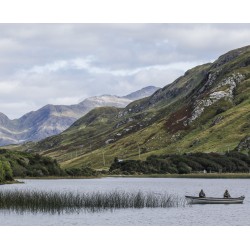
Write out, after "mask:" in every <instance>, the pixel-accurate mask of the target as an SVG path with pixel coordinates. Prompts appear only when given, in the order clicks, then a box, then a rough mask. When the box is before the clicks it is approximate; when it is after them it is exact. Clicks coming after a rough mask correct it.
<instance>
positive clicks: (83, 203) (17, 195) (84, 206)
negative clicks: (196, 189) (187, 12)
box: [0, 190, 186, 214]
mask: <svg viewBox="0 0 250 250" xmlns="http://www.w3.org/2000/svg"><path fill="white" fill-rule="evenodd" d="M185 205H186V201H185V199H184V198H180V197H178V196H176V195H169V194H155V193H143V192H141V191H138V192H134V193H128V192H123V191H111V192H106V193H101V192H93V193H81V194H79V193H78V194H76V193H69V192H67V193H60V192H45V191H20V190H14V191H6V190H0V209H2V210H7V211H14V212H18V213H23V212H32V213H38V212H40V213H52V214H55V213H58V214H60V213H73V212H80V211H82V210H85V211H89V212H98V211H102V210H112V211H113V210H115V209H126V208H135V209H139V208H170V207H184V206H185Z"/></svg>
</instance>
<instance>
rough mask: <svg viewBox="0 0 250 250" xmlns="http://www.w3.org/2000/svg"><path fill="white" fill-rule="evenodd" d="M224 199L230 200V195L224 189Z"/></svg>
mask: <svg viewBox="0 0 250 250" xmlns="http://www.w3.org/2000/svg"><path fill="white" fill-rule="evenodd" d="M224 198H231V195H230V194H229V192H228V190H227V189H226V191H225V193H224Z"/></svg>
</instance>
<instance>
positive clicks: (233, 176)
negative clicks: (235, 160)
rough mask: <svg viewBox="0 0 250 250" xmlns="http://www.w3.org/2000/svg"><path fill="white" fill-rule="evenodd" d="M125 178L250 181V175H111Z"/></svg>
mask: <svg viewBox="0 0 250 250" xmlns="http://www.w3.org/2000/svg"><path fill="white" fill-rule="evenodd" d="M109 177H124V178H194V179H195V178H197V179H199V178H201V179H250V173H221V174H219V173H207V174H201V173H192V174H140V175H109Z"/></svg>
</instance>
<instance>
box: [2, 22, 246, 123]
mask: <svg viewBox="0 0 250 250" xmlns="http://www.w3.org/2000/svg"><path fill="white" fill-rule="evenodd" d="M246 45H250V24H0V112H2V113H4V114H5V115H7V116H8V117H9V118H11V119H14V118H19V117H21V116H22V115H24V114H25V113H27V112H30V111H32V110H37V109H39V108H41V107H42V106H44V105H46V104H64V105H69V104H76V103H79V102H80V101H82V100H84V99H85V98H87V97H90V96H97V95H103V94H112V95H119V96H124V95H127V94H129V93H131V92H133V91H136V90H138V89H141V88H143V87H146V86H149V85H154V86H158V87H163V86H165V85H167V84H169V83H171V82H172V81H174V80H175V79H176V78H177V77H179V76H180V75H182V74H184V72H185V71H186V70H188V69H190V68H192V67H194V66H196V65H199V64H203V63H207V62H212V61H214V60H215V59H217V58H218V57H219V56H220V55H221V54H223V53H226V52H227V51H229V50H232V49H236V48H239V47H242V46H246Z"/></svg>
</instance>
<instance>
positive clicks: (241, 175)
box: [4, 173, 250, 184]
mask: <svg viewBox="0 0 250 250" xmlns="http://www.w3.org/2000/svg"><path fill="white" fill-rule="evenodd" d="M102 178H188V179H250V173H221V174H218V173H207V174H203V173H195V174H144V175H99V176H46V177H17V178H16V179H18V180H22V179H30V180H33V179H34V180H60V179H76V180H77V179H102ZM15 183H22V182H20V181H15V182H11V183H4V184H15Z"/></svg>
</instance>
